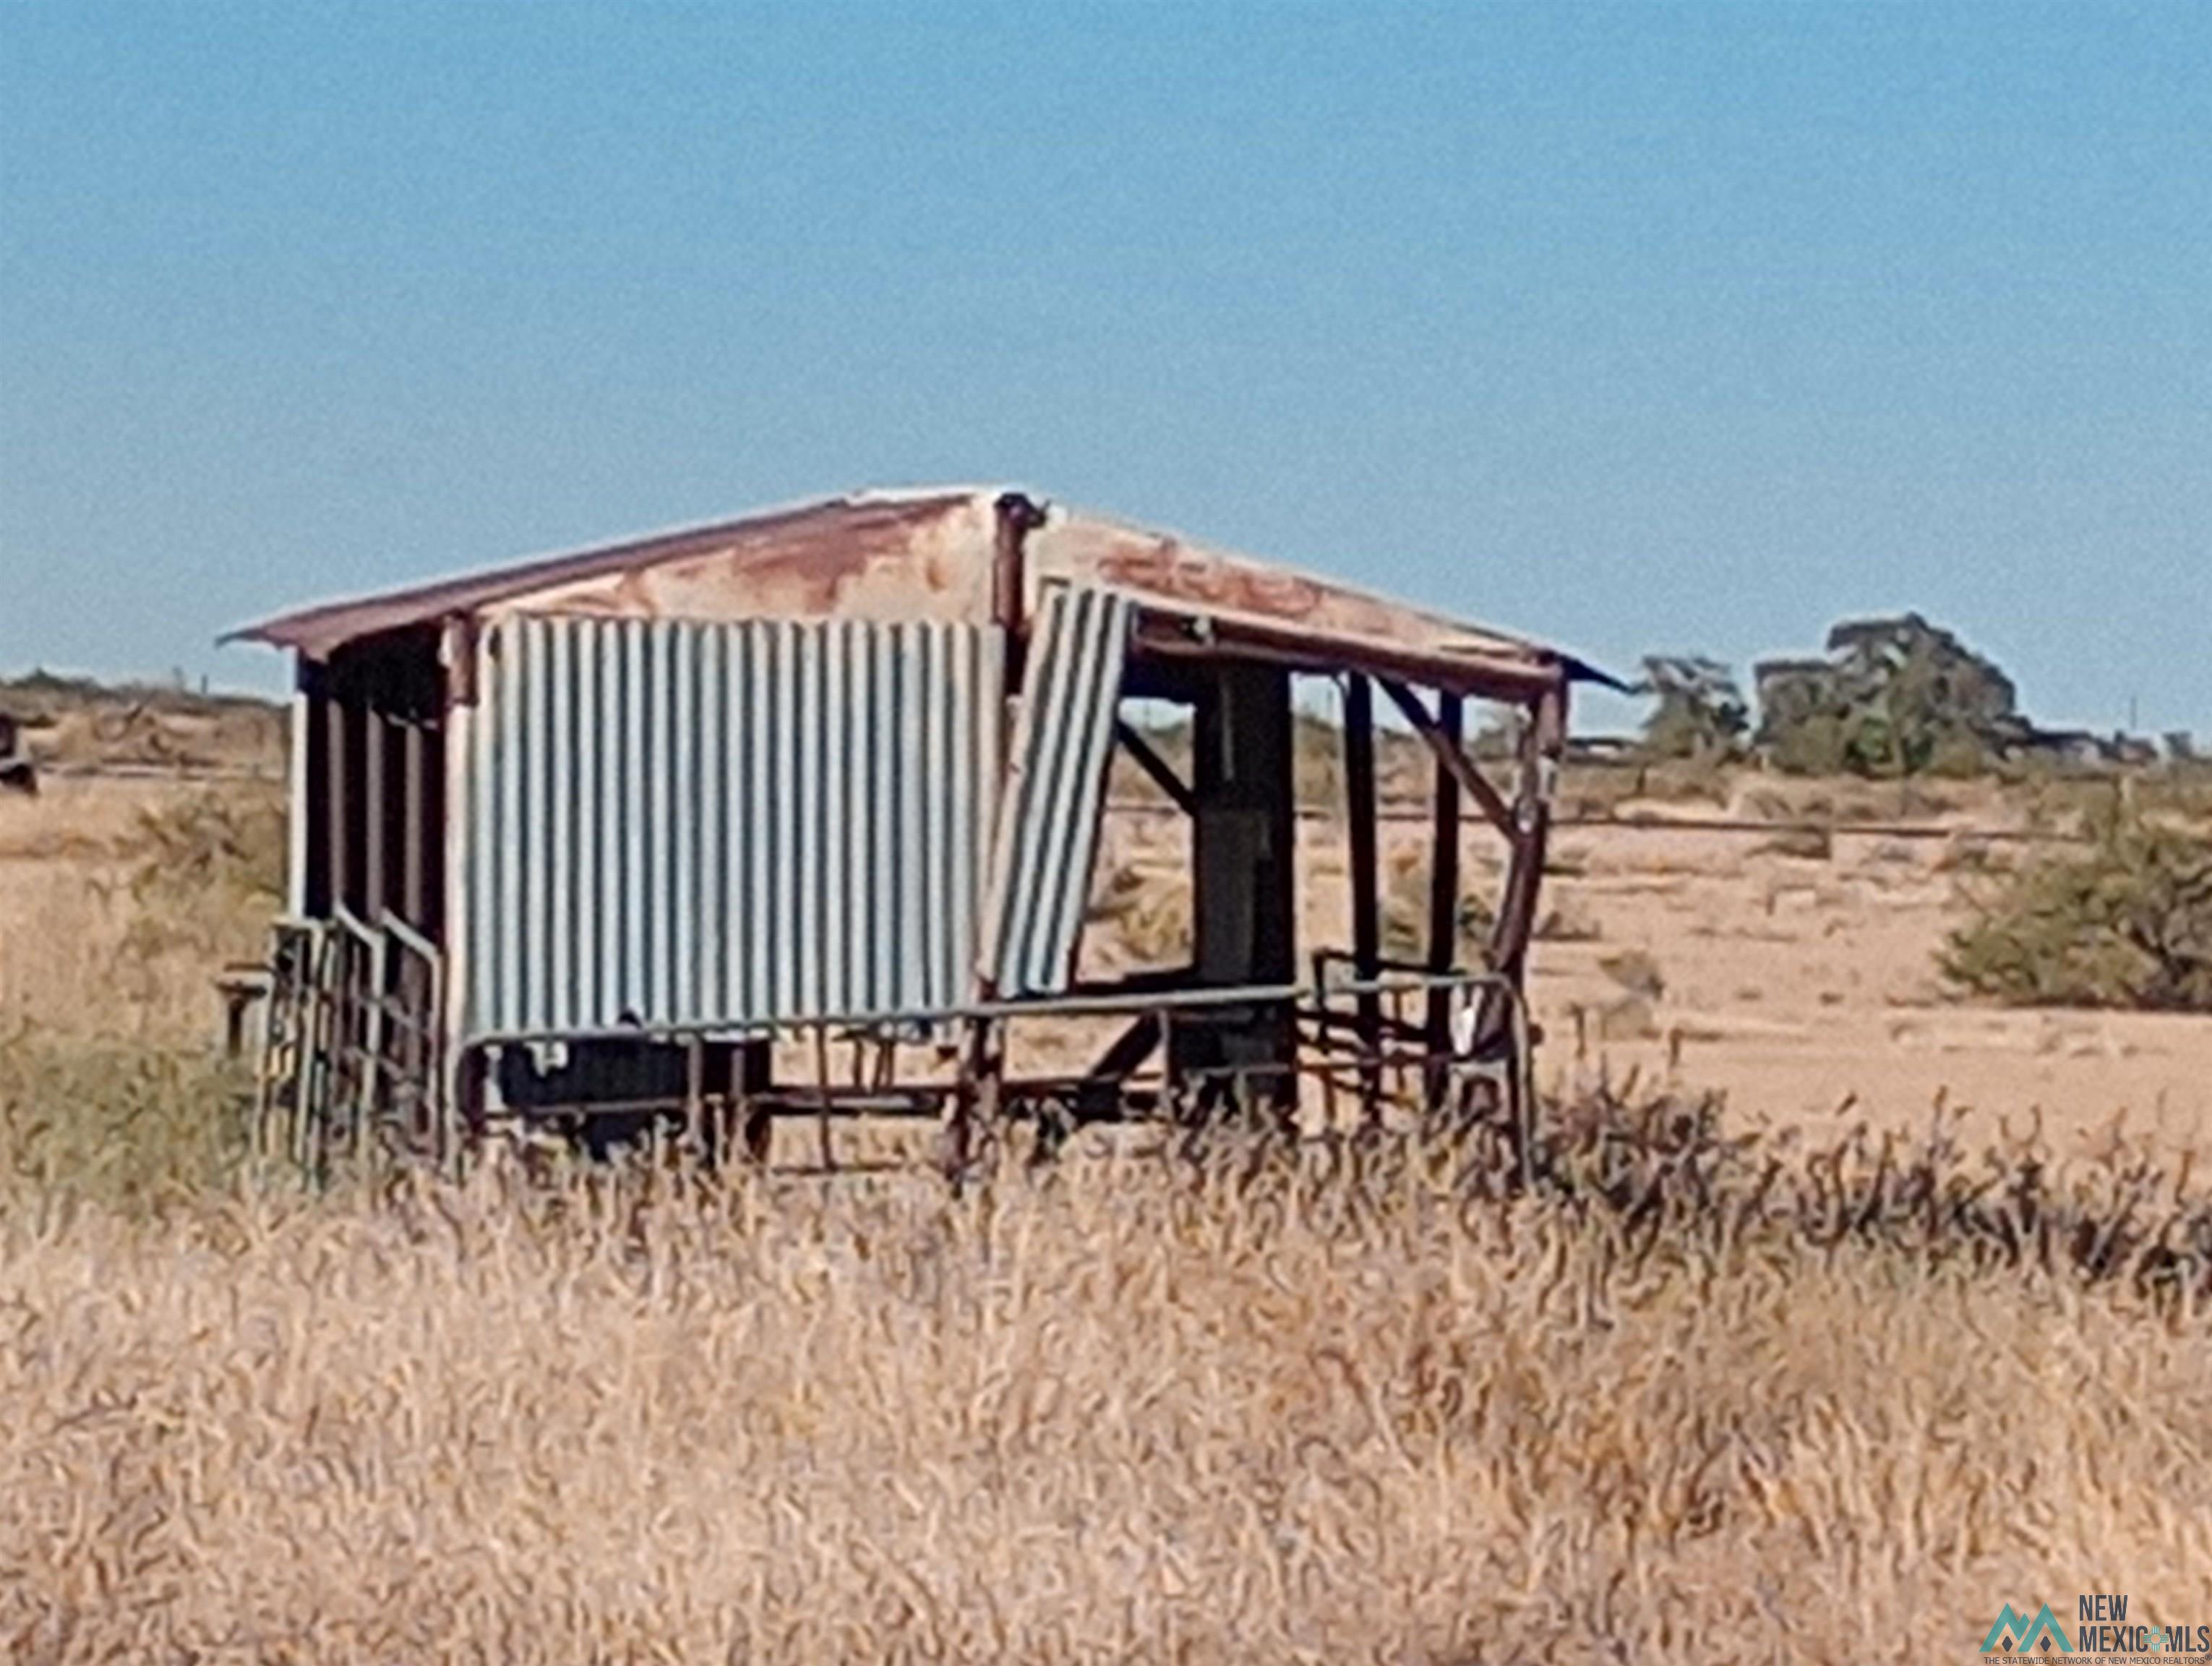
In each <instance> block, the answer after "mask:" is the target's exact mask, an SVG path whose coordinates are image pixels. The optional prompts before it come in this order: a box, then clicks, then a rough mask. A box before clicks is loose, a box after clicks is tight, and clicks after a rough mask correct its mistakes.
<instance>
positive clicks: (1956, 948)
mask: <svg viewBox="0 0 2212 1666" xmlns="http://www.w3.org/2000/svg"><path fill="white" fill-rule="evenodd" d="M2092 825H2093V835H2094V842H2093V845H2092V846H2091V848H2089V849H2087V851H2084V852H2081V853H2078V854H2069V855H2066V856H2060V857H2053V858H2050V859H2047V860H2043V861H2040V862H2037V863H2034V864H2033V865H2031V866H2026V867H2023V868H2021V869H2020V870H2018V871H2017V872H2015V873H2010V874H2008V875H2006V876H2004V877H2003V878H2002V879H2000V880H1998V881H1997V882H1996V885H1994V887H1993V888H1992V889H1991V890H1990V891H1988V892H1987V893H1985V894H1984V895H1983V896H1980V897H1977V898H1975V899H1974V900H1975V903H1976V909H1975V917H1974V919H1973V920H1972V921H1970V922H1969V923H1968V924H1966V926H1964V927H1960V929H1959V930H1958V931H1956V932H1954V933H1952V934H1951V938H1950V940H1949V943H1948V945H1947V946H1946V947H1945V949H1944V951H1943V952H1942V955H1941V957H1940V960H1939V964H1940V965H1941V967H1942V972H1943V975H1944V976H1946V977H1948V979H1950V980H1951V982H1954V983H1955V984H1956V985H1958V986H1959V987H1960V988H1963V989H1966V990H1969V991H1971V992H1972V993H1973V994H1980V995H1990V996H1994V997H1996V999H1997V1000H2003V1001H2007V1002H2009V1003H2011V1004H2013V1005H2015V1006H2121V1007H2136V1008H2142V1009H2145V1010H2151V1011H2166V1012H2212V840H2207V839H2205V838H2203V837H2201V836H2197V835H2194V834H2191V833H2186V832H2184V831H2182V830H2179V829H2178V828H2174V827H2171V826H2166V825H2163V824H2160V823H2157V822H2154V821H2152V820H2150V819H2148V818H2146V817H2144V816H2143V815H2142V814H2141V813H2140V812H2138V811H2136V810H2134V809H2132V808H2130V807H2127V806H2114V807H2112V808H2111V809H2108V810H2106V811H2105V812H2101V813H2100V815H2098V816H2097V817H2096V818H2093V824H2092Z"/></svg>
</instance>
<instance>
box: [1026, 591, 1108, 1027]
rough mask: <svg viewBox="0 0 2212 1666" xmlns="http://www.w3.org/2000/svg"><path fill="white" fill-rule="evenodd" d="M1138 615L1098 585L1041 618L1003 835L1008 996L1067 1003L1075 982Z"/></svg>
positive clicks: (1061, 600)
mask: <svg viewBox="0 0 2212 1666" xmlns="http://www.w3.org/2000/svg"><path fill="white" fill-rule="evenodd" d="M1131 614H1132V609H1131V605H1130V603H1129V601H1128V599H1127V598H1126V597H1124V596H1122V595H1120V594H1118V593H1115V592H1113V591H1109V590H1102V589H1098V588H1095V587H1089V586H1074V587H1066V588H1060V589H1055V590H1053V591H1051V592H1050V593H1048V594H1047V596H1046V598H1045V601H1044V605H1043V606H1042V608H1041V609H1040V610H1039V614H1038V620H1037V625H1036V630H1035V633H1034V634H1033V635H1032V637H1031V640H1030V660H1029V666H1028V669H1027V672H1026V674H1025V675H1024V678H1023V687H1022V713H1021V724H1020V731H1019V733H1018V737H1017V739H1016V742H1015V749H1016V750H1015V760H1014V768H1013V771H1012V779H1011V780H1010V781H1009V782H1008V787H1007V802H1006V818H1005V819H1004V821H1003V823H1002V824H1001V826H1000V830H999V836H998V851H999V858H998V861H997V862H996V864H995V879H996V884H997V886H998V894H997V896H996V897H995V899H994V914H995V915H996V930H995V933H994V950H993V957H992V971H993V976H994V982H995V983H996V985H997V988H998V992H999V994H1001V995H1025V994H1057V993H1059V992H1060V991H1061V990H1064V989H1066V988H1067V986H1068V983H1069V982H1070V980H1071V979H1072V977H1073V974H1074V960H1075V947H1076V940H1077V938H1078V936H1079V933H1081V931H1082V929H1083V912H1084V907H1085V903H1087V902H1088V900H1089V897H1090V889H1091V859H1092V857H1093V856H1094V854H1096V851H1097V840H1098V817H1099V812H1100V810H1101V809H1102V807H1103V801H1104V798H1105V791H1106V762H1107V755H1108V753H1109V751H1110V749H1111V747H1112V745H1113V739H1114V717H1115V708H1116V705H1117V702H1118V701H1119V698H1120V695H1121V671H1122V666H1123V665H1124V663H1125V661H1126V660H1127V657H1128V645H1129V626H1130V619H1131Z"/></svg>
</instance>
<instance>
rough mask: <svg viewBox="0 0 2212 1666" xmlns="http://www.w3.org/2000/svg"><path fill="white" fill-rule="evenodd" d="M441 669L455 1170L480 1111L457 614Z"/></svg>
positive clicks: (468, 728) (470, 701)
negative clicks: (472, 1040) (472, 1043)
mask: <svg viewBox="0 0 2212 1666" xmlns="http://www.w3.org/2000/svg"><path fill="white" fill-rule="evenodd" d="M438 659H439V665H440V668H441V672H443V684H444V686H443V689H442V690H441V700H440V710H439V733H440V736H441V746H440V748H439V751H440V757H439V763H440V766H441V769H442V771H443V775H442V778H441V781H440V782H439V811H440V822H441V827H440V833H441V836H442V837H443V840H444V845H443V849H442V854H441V859H440V860H439V864H438V885H439V891H440V895H439V898H438V922H439V930H438V939H437V940H438V943H439V946H440V947H441V948H442V949H443V950H444V951H445V956H444V964H443V966H442V967H441V976H440V980H439V994H440V996H441V1000H440V1002H439V1008H440V1010H439V1012H438V1015H437V1023H438V1024H439V1025H440V1027H441V1031H442V1033H441V1036H440V1037H439V1049H438V1050H439V1057H440V1073H441V1076H442V1077H443V1080H442V1081H441V1083H440V1088H441V1093H440V1097H441V1100H442V1101H443V1103H442V1104H441V1106H440V1113H441V1120H442V1122H443V1124H444V1127H445V1128H446V1130H447V1135H448V1141H447V1145H448V1150H449V1151H450V1152H451V1153H452V1158H453V1170H454V1172H455V1173H456V1174H458V1173H459V1170H460V1166H461V1156H462V1146H463V1140H464V1137H465V1136H472V1135H473V1134H474V1132H475V1128H476V1127H477V1122H476V1121H471V1116H472V1115H473V1116H476V1117H477V1120H478V1121H480V1118H481V1112H480V1110H477V1108H476V1107H475V1106H472V1104H471V1094H472V1093H473V1092H477V1091H478V1090H477V1085H476V1080H477V1079H480V1075H478V1076H477V1077H476V1078H475V1079H472V1072H471V1062H470V1061H471V1058H472V1056H473V1055H472V1054H471V1052H470V1050H469V1049H466V1048H465V1046H464V1045H463V1038H464V1037H465V1036H466V1035H467V1033H468V1021H469V999H470V994H469V992H470V985H471V981H472V979H473V977H474V976H475V974H474V970H473V968H471V965H470V964H469V890H470V883H469V860H468V858H469V838H470V825H471V822H472V821H473V819H474V818H475V813H476V798H475V794H474V792H473V789H472V787H471V777H472V773H473V771H474V769H475V768H476V757H475V740H476V718H477V641H476V631H475V629H474V627H473V626H472V625H471V624H470V623H468V622H467V621H465V620H459V619H457V620H453V621H452V622H450V623H447V625H446V627H445V629H444V631H443V634H442V636H441V640H440V641H439V644H438Z"/></svg>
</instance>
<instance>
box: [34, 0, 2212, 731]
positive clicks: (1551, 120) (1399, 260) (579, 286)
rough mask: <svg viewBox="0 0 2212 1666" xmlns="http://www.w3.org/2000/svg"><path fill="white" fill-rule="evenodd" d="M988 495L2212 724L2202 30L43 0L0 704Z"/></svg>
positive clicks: (2121, 14) (1850, 17)
mask: <svg viewBox="0 0 2212 1666" xmlns="http://www.w3.org/2000/svg"><path fill="white" fill-rule="evenodd" d="M948 479H949V480H959V481H985V482H997V481H1004V482H1007V483H1021V484H1024V485H1027V486H1030V487H1032V488H1034V489H1036V490H1038V491H1040V492H1042V493H1044V494H1046V495H1048V496H1055V497H1059V498H1062V499H1064V500H1066V501H1069V502H1077V503H1082V504H1086V505H1089V506H1091V507H1094V508H1107V509H1110V510H1114V511H1117V512H1120V513H1122V514H1127V515H1130V516H1133V517H1134V518H1137V519H1140V520H1153V521H1157V522H1159V523H1161V524H1164V525H1166V526H1173V527H1176V528H1179V529H1181V530H1182V531H1184V532H1189V533H1192V534H1194V535H1198V536H1202V537H1206V538H1211V539H1213V540H1216V541H1218V542H1223V543H1226V544H1231V545H1234V546H1237V547H1242V548H1245V549H1249V550H1254V551H1256V552H1259V553H1262V554H1267V555H1272V556H1279V557H1281V558H1283V559H1285V560H1292V561H1296V562H1299V563H1302V564H1306V565H1312V566H1318V567H1321V568H1323V569H1328V570H1330V571H1333V572H1336V573H1339V574H1341V575H1345V576H1346V577H1349V578H1352V579H1355V580H1359V581H1367V582H1370V583H1374V584H1376V585H1380V586H1384V587H1389V588H1392V589H1395V590H1398V591H1401V592H1403V593H1407V594H1410V595H1413V596H1414V597H1417V598H1419V599H1424V600H1426V601H1428V602H1431V603H1434V604H1437V605H1441V606H1443V607H1446V608H1449V609H1452V610H1455V611H1461V612H1463V613H1466V614H1468V615H1469V616H1472V617H1478V618H1482V619H1486V620H1489V621H1491V622H1493V623H1499V624H1504V625H1509V626H1512V627H1516V628H1519V629H1524V630H1527V631H1529V632H1531V633H1534V634H1536V635H1542V636H1545V637H1547V638H1550V639H1553V640H1556V641H1564V642H1565V643H1567V644H1569V645H1571V646H1572V647H1574V648H1577V649H1579V650H1581V651H1583V652H1584V653H1586V654H1589V655H1590V656H1592V657H1594V658H1595V659H1597V660H1600V661H1601V662H1604V663H1608V664H1611V665H1613V666H1619V667H1621V668H1624V669H1630V668H1632V667H1633V666H1634V664H1635V661H1636V660H1637V659H1638V656H1639V655H1640V654H1644V653H1645V652H1647V651H1651V650H1659V649H1665V650H1705V651H1708V652H1711V653H1714V654H1719V655H1721V656H1723V657H1724V658H1728V659H1730V660H1735V661H1736V662H1737V663H1738V664H1739V665H1744V664H1747V662H1748V661H1749V660H1752V659H1753V658H1756V657H1758V656H1760V655H1763V654H1771V653H1777V652H1786V651H1802V650H1806V649H1808V648H1816V647H1817V646H1818V645H1819V642H1820V639H1821V637H1822V635H1824V633H1825V631H1826V627H1827V625H1828V624H1829V623H1830V622H1831V621H1832V620H1833V619H1835V618H1836V617H1839V616H1842V615H1844V614H1849V613H1854V612H1863V611H1887V610H1892V609H1901V608H1905V607H1917V608H1918V609H1920V610H1921V611H1923V612H1926V613H1928V614H1929V615H1930V616H1931V617H1935V618H1936V619H1937V620H1938V621H1940V622H1941V623H1946V624H1948V625H1950V626H1952V627H1954V629H1958V630H1959V631H1960V633H1961V634H1962V635H1965V637H1966V639H1967V641H1969V642H1970V643H1972V645H1974V646H1976V647H1978V648H1982V649H1984V650H1985V651H1987V652H1989V653H1990V654H1993V655H1994V656H1995V657H1996V659H1997V660H1999V661H2000V662H2001V663H2002V664H2003V665H2004V666H2006V667H2007V668H2008V670H2010V671H2011V672H2013V673H2014V674H2015V678H2017V680H2018V681H2019V682H2020V684H2021V688H2022V692H2023V697H2024V700H2025V702H2026V704H2027V707H2028V708H2029V710H2030V711H2031V712H2032V713H2033V714H2035V715H2036V716H2038V717H2039V718H2041V719H2043V720H2045V721H2050V722H2053V723H2079V724H2084V725H2090V726H2094V727H2106V728H2109V727H2113V726H2114V725H2117V724H2118V723H2120V722H2123V721H2125V719H2126V716H2127V713H2128V708H2129V702H2130V701H2131V700H2133V701H2135V702H2137V707H2138V711H2139V714H2140V720H2141V723H2142V727H2144V728H2145V729H2157V728H2161V727H2194V728H2196V729H2197V731H2199V732H2200V733H2212V6H2201V5H2199V6H2183V5H2170V6H2164V7H2160V8H2155V9H2138V10H2130V9H2107V8H2100V7H2091V6H2084V5H2068V6H2062V7H2057V8H2051V9H2013V8H2006V7H1999V6H1995V5H1976V6H1971V7H1966V8H1963V9H1930V8H1925V7H1921V6H1904V5H1887V6H1870V5H1869V6H1861V7H1857V8H1850V9H1816V8H1811V7H1806V6H1799V5H1790V6H1779V5H1777V6H1767V7H1756V8H1741V9H1722V8H1714V7H1699V8H1694V9H1655V8H1651V7H1644V6H1638V7H1634V8H1630V9H1595V8H1572V7H1565V6H1547V7H1543V8H1536V9H1509V8H1498V9H1454V10H1451V11H1449V12H1445V11H1419V12H1413V11H1377V10H1374V9H1365V8H1363V9H1360V10H1358V11H1356V12H1355V11H1352V10H1351V9H1344V10H1321V9H1285V8H1249V9H1215V8H1202V7H1197V6H1176V7H1147V8H1137V7H1131V6H1124V7H1118V8H1114V9H1095V10H1074V9H1060V8H1056V7H1049V6H1045V5H1042V4H1028V5H1023V6H1019V7H1013V8H1009V9H1000V10H988V11H953V10H948V9H934V8H917V7H911V6H909V7H904V8H900V9H896V10H884V11H870V10H863V9H857V8H850V7H843V8H827V9H808V10H795V9H794V10H777V11H755V10H746V9H738V8H736V7H732V6H717V7H712V8H704V9H682V8H670V7H654V8H644V7H632V6H613V5H605V6H592V7H582V6H570V7H559V6H551V5H533V6H530V7H527V8H523V7H514V8H511V9H501V8H497V7H493V6H489V5H472V6H465V7H464V6H459V5H453V6H444V7H437V8H416V9H410V8H407V7H404V6H398V5H391V4H379V5H376V6H374V7H363V8H360V9H327V8H318V7H311V6H293V5H287V6H283V7H274V6H272V7H268V8H264V9H234V8H232V9H227V8H222V7H217V6H213V5H207V4H192V5H188V6H187V5H179V6H173V7H169V8H165V9H150V8H149V9H118V8H112V7H109V8H102V7H97V6H70V7H60V6H52V7H22V6H8V7H5V8H4V9H0V669H9V670H20V669H23V668H27V667H28V666H31V665H33V664H38V663H43V664H46V665H48V666H57V667H64V668H73V669H84V670H92V671H95V672H166V671H167V670H168V669H169V668H170V667H172V666H179V667H182V668H183V669H184V670H185V671H186V672H187V673H188V674H191V675H193V676H197V675H199V674H202V673H211V674H212V675H213V676H214V677H215V678H216V681H217V682H219V683H222V682H228V683H233V684H249V685H253V684H258V685H261V686H273V685H274V684H275V682H276V678H277V677H278V676H279V674H280V667H279V665H278V662H277V660H276V656H274V655H273V654H270V653H268V652H267V651H266V650H261V649H255V648H223V649H217V648H215V646H214V645H213V638H214V637H215V635H216V633H217V632H218V631H220V630H222V629H224V628H226V627H228V626H231V625H234V624H237V623H241V622H244V621H246V620H247V619H249V618H252V617H255V616H257V615H258V614H260V613H263V612H266V611H273V610H274V609H276V607H278V606H281V605H285V604H289V603H291V602H295V601H300V600H306V599H316V598H320V597H324V596H327V595H330V594H332V593H347V592H354V591H359V590H362V589H364V588H374V587H380V586H384V585H388V584H393V583H398V582H401V581H407V580H410V579H414V578H417V577H426V576H429V575H435V574H438V573H441V572H444V571H447V570H450V569H454V568H457V567H468V566H481V565H486V564H491V563H495V562H499V561H501V560H504V559H506V558H507V557H509V556H518V555H522V554H526V553H529V552H533V551H538V550H548V549H555V548H560V547H564V546H569V545H574V544H583V543H588V542H592V541H595V540H599V539H601V538H607V537H611V536H613V535H617V534H621V533H623V532H633V531H638V530H642V529H648V528H653V527H659V526H667V525H671V524H673V523H680V522H684V521H687V520H704V519H709V518H713V517H715V516H718V515H721V514H727V513H730V512H733V511H738V510H742V509H744V508H749V507H752V506H754V505H757V504H761V503H766V502H778V501H782V500H787V499H790V498H793V497H798V496H808V495H811V494H814V493H817V492H823V491H834V490H840V489H846V488H848V487H853V486H858V485H863V484H896V483H919V482H929V481H937V480H948ZM1629 713H1630V708H1626V706H1624V705H1620V704H1619V703H1616V704H1615V705H1613V707H1610V708H1601V709H1600V711H1599V712H1598V714H1597V715H1598V717H1599V719H1600V721H1606V720H1608V719H1609V720H1611V721H1620V720H1621V719H1622V718H1624V717H1626V715H1628V714H1629Z"/></svg>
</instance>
